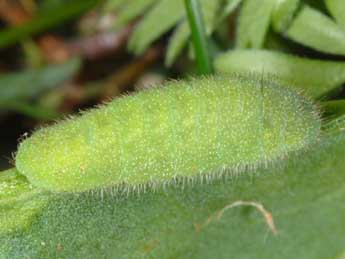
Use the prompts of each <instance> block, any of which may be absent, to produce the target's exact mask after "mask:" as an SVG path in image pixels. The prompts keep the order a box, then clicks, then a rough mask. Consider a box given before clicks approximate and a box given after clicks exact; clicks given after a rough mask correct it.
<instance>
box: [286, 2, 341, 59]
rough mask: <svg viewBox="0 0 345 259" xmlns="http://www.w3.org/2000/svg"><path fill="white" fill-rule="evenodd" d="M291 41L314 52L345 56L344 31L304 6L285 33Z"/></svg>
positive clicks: (319, 13) (327, 18) (331, 21)
mask: <svg viewBox="0 0 345 259" xmlns="http://www.w3.org/2000/svg"><path fill="white" fill-rule="evenodd" d="M286 34H287V36H288V37H289V38H291V39H292V40H294V41H296V42H298V43H300V44H303V45H305V46H308V47H310V48H313V49H315V50H318V51H321V52H325V53H330V54H338V55H345V30H344V28H341V27H340V26H339V25H338V24H336V23H335V22H334V21H333V20H332V19H331V18H329V17H327V16H326V15H324V14H322V13H321V12H319V11H318V10H316V9H313V8H311V7H308V6H304V7H303V8H302V10H301V11H300V12H299V13H298V15H297V17H296V18H295V19H294V20H293V22H292V24H291V27H290V28H289V29H288V30H287V32H286Z"/></svg>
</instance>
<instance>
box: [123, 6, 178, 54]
mask: <svg viewBox="0 0 345 259" xmlns="http://www.w3.org/2000/svg"><path fill="white" fill-rule="evenodd" d="M183 16H184V7H183V0H176V1H171V0H162V1H160V2H158V3H157V4H156V5H155V6H154V7H153V8H152V9H151V10H150V11H149V12H148V13H147V14H146V15H145V16H144V18H143V19H142V20H141V22H140V23H139V24H138V25H137V26H136V28H135V29H134V32H133V34H132V36H131V38H130V41H129V49H130V50H131V51H133V52H134V53H136V54H142V53H143V52H144V51H145V50H146V49H147V48H148V47H149V46H150V45H151V44H152V43H153V42H154V41H155V40H157V39H158V38H159V37H160V36H161V35H162V34H164V33H165V32H167V31H168V30H170V29H171V28H173V27H174V25H175V24H176V23H177V22H178V21H179V20H181V19H182V17H183Z"/></svg>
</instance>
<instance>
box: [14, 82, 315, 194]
mask: <svg viewBox="0 0 345 259" xmlns="http://www.w3.org/2000/svg"><path fill="white" fill-rule="evenodd" d="M319 132H320V118H319V115H318V113H317V109H316V108H315V106H314V105H313V104H312V103H311V102H309V101H307V100H306V99H305V98H303V97H302V96H300V95H299V94H297V93H296V92H295V91H294V90H291V89H288V88H284V87H282V86H280V85H279V83H277V82H276V81H273V80H268V79H262V80H258V78H257V77H254V78H253V76H252V77H243V76H242V77H239V76H229V77H208V78H201V79H191V80H188V81H176V82H170V83H167V85H166V87H161V88H154V89H150V90H147V91H143V92H140V93H138V94H136V95H131V96H126V97H123V98H119V99H117V100H114V101H112V102H110V103H108V104H106V105H104V106H102V107H100V108H98V109H94V110H91V111H89V112H84V113H83V114H82V116H79V117H77V118H74V119H72V120H65V121H62V122H60V123H57V124H55V125H53V126H50V127H47V128H43V129H40V130H38V131H37V132H35V133H34V134H33V135H32V136H31V137H30V138H27V139H26V140H24V141H23V142H22V143H20V145H19V149H18V152H17V155H16V167H17V169H18V170H19V172H21V173H22V174H24V175H25V176H26V177H27V178H28V180H29V181H30V182H31V183H32V184H34V185H36V186H38V187H41V188H44V189H48V190H52V191H59V192H60V191H71V192H80V191H85V190H90V189H95V188H98V187H107V186H114V185H119V184H126V186H133V187H136V186H141V185H146V184H153V185H154V184H161V183H166V182H169V181H171V180H173V179H175V178H179V177H186V178H190V177H194V176H197V175H201V176H205V175H210V176H219V175H221V174H222V172H225V171H227V172H239V171H241V170H243V169H245V168H248V167H254V168H255V167H258V166H259V165H261V164H266V163H269V162H271V161H274V160H276V159H278V158H282V157H285V156H286V155H287V154H288V152H291V151H296V150H299V149H302V148H304V147H306V146H308V145H309V144H310V143H312V142H314V141H315V140H316V139H317V138H318V135H319Z"/></svg>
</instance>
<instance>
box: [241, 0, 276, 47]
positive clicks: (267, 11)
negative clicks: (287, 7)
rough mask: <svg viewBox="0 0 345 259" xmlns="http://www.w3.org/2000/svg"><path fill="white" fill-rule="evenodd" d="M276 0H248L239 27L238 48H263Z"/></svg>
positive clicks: (242, 10) (242, 9) (242, 11)
mask: <svg viewBox="0 0 345 259" xmlns="http://www.w3.org/2000/svg"><path fill="white" fill-rule="evenodd" d="M275 4H276V1H275V0H262V1H257V0H246V1H244V3H243V6H242V8H241V12H240V16H239V19H238V25H237V36H236V47H237V48H261V47H262V46H263V44H264V42H265V37H266V33H267V31H268V28H269V26H270V22H271V16H272V12H273V10H274V7H275Z"/></svg>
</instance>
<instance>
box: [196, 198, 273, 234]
mask: <svg viewBox="0 0 345 259" xmlns="http://www.w3.org/2000/svg"><path fill="white" fill-rule="evenodd" d="M239 206H252V207H254V208H256V209H257V210H258V211H259V212H260V213H261V214H262V215H263V217H264V219H265V222H266V224H267V225H268V227H269V229H270V230H271V231H272V233H273V235H277V234H278V231H277V228H276V227H275V224H274V221H273V216H272V213H270V212H269V211H268V210H266V209H265V208H264V206H263V205H262V204H261V203H258V202H255V201H235V202H233V203H231V204H229V205H227V206H225V207H224V208H222V209H221V210H220V211H219V212H217V213H216V214H215V215H213V216H211V217H209V218H208V219H207V220H206V222H205V223H204V224H203V225H202V227H205V226H207V225H209V224H210V223H211V222H212V221H213V220H214V218H216V219H217V220H220V219H221V217H222V216H223V214H224V212H225V211H227V210H228V209H232V208H235V207H239ZM199 229H201V227H199Z"/></svg>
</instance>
